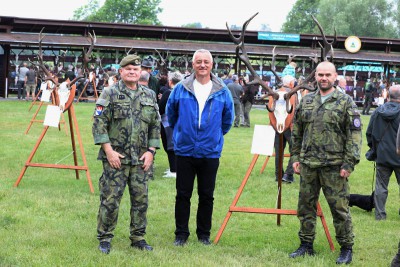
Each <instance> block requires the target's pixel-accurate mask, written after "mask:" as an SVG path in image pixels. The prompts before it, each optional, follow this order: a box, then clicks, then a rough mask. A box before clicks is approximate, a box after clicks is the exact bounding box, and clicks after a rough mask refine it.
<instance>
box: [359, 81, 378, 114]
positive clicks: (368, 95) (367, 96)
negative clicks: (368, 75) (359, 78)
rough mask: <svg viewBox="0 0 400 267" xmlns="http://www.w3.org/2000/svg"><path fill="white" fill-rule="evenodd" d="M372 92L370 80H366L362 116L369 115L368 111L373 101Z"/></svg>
mask: <svg viewBox="0 0 400 267" xmlns="http://www.w3.org/2000/svg"><path fill="white" fill-rule="evenodd" d="M374 91H375V87H374V83H373V82H372V81H370V79H368V81H367V83H366V84H365V87H364V108H363V110H362V112H361V113H362V114H363V115H370V114H369V110H370V108H371V106H372V102H373V100H374V99H373V95H374Z"/></svg>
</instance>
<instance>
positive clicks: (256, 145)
mask: <svg viewBox="0 0 400 267" xmlns="http://www.w3.org/2000/svg"><path fill="white" fill-rule="evenodd" d="M274 143H275V130H274V128H273V127H272V126H271V125H255V126H254V134H253V142H252V145H251V154H259V155H265V156H272V153H273V152H274Z"/></svg>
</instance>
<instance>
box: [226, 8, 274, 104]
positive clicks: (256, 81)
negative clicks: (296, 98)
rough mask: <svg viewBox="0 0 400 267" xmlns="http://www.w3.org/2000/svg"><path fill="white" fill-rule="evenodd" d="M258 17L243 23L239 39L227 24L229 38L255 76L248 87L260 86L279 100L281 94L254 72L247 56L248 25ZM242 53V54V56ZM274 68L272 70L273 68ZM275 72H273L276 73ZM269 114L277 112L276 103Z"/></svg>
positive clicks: (237, 54) (238, 54) (237, 53)
mask: <svg viewBox="0 0 400 267" xmlns="http://www.w3.org/2000/svg"><path fill="white" fill-rule="evenodd" d="M257 15H258V12H257V13H256V14H254V15H253V16H252V17H251V18H249V19H248V20H247V21H246V22H245V23H243V27H242V32H241V34H240V36H239V37H238V38H236V37H235V36H233V34H232V31H231V29H230V28H229V26H228V23H226V28H227V29H228V32H229V36H230V37H231V39H232V41H233V42H234V43H235V44H236V45H237V46H236V56H237V57H238V58H239V59H240V60H241V61H242V62H243V63H244V64H245V65H246V67H247V69H248V70H249V71H250V73H251V74H252V75H253V77H254V80H253V81H251V82H249V83H247V85H252V84H259V85H261V87H263V88H264V89H265V90H267V92H268V95H270V96H272V98H273V99H274V100H277V99H279V94H277V93H275V92H274V91H273V90H272V89H271V88H270V87H269V86H268V85H267V84H266V83H265V82H264V81H263V80H262V79H261V78H260V76H258V74H257V72H256V71H255V70H254V68H253V66H252V65H251V63H250V59H249V57H248V55H247V51H246V49H245V46H244V34H245V32H246V28H247V25H249V23H250V21H251V20H252V19H253V18H254V17H255V16H257ZM240 51H241V52H242V54H240ZM273 67H274V66H272V67H271V68H273ZM274 71H275V70H273V72H274ZM267 109H268V111H269V112H274V110H275V101H274V104H273V105H272V107H271V108H269V107H267Z"/></svg>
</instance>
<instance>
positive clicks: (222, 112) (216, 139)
mask: <svg viewBox="0 0 400 267" xmlns="http://www.w3.org/2000/svg"><path fill="white" fill-rule="evenodd" d="M194 79H195V74H194V73H192V74H191V75H190V76H189V77H187V78H186V79H184V80H183V81H181V82H180V83H178V84H177V85H176V86H175V87H174V90H172V93H171V95H170V96H169V98H168V102H167V109H166V112H167V116H168V121H169V124H170V126H171V127H173V128H174V133H173V138H172V139H173V143H174V150H175V154H176V155H178V156H185V157H194V158H219V157H221V152H222V147H223V145H224V135H225V134H226V133H227V132H228V131H229V129H230V128H231V126H232V123H233V120H234V117H235V114H234V108H233V99H232V95H231V93H230V91H229V89H228V87H226V85H225V84H224V82H223V81H222V80H221V79H219V78H218V77H217V76H215V75H214V74H211V81H212V89H211V92H210V95H209V96H208V98H207V101H206V103H205V105H204V109H203V112H202V115H201V120H200V126H199V104H198V102H197V99H196V96H195V93H194V88H193V82H194Z"/></svg>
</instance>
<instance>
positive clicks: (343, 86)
mask: <svg viewBox="0 0 400 267" xmlns="http://www.w3.org/2000/svg"><path fill="white" fill-rule="evenodd" d="M337 81H338V84H337V86H336V88H337V89H338V90H339V91H340V92H342V93H343V94H345V93H346V86H347V81H346V79H345V78H344V77H343V76H338V79H337Z"/></svg>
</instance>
